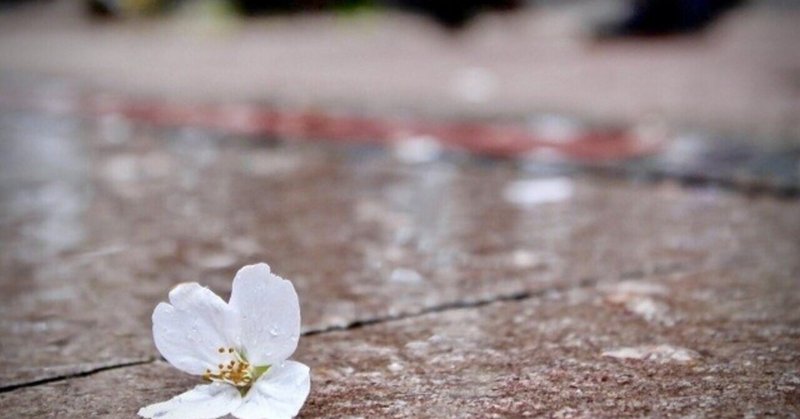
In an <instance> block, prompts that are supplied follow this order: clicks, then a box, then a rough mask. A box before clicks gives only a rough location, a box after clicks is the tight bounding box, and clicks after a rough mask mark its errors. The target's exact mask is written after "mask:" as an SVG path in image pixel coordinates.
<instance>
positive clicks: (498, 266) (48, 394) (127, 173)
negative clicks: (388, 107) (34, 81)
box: [0, 108, 800, 417]
mask: <svg viewBox="0 0 800 419" xmlns="http://www.w3.org/2000/svg"><path fill="white" fill-rule="evenodd" d="M0 133H1V134H0V135H2V141H0V156H1V157H0V158H2V164H0V207H1V208H2V211H1V212H0V216H2V218H1V219H0V223H1V224H0V225H2V228H1V229H0V278H1V279H2V281H0V287H2V293H0V319H2V320H1V321H0V336H2V344H1V345H0V359H2V360H3V362H2V366H0V377H2V384H1V385H0V411H3V412H4V415H5V414H8V415H10V416H12V417H18V416H21V417H86V416H92V417H94V416H105V417H133V416H134V414H135V412H136V410H137V409H138V408H139V407H141V406H143V405H146V404H149V403H151V402H154V401H157V400H161V399H164V398H166V397H168V396H171V395H173V394H176V393H178V392H179V391H180V390H183V389H186V388H189V387H191V386H192V385H194V384H195V383H196V382H197V380H196V379H195V378H194V377H190V376H186V375H184V374H182V373H180V372H178V371H177V370H174V369H172V368H171V367H169V366H168V365H167V364H166V363H164V362H163V361H161V360H160V359H159V356H158V353H157V351H156V350H155V347H154V345H153V343H152V339H151V332H150V319H149V317H150V313H151V312H152V309H153V308H154V307H155V305H156V304H157V303H158V302H159V301H163V300H164V299H165V298H166V295H167V292H168V290H169V289H170V288H171V287H172V286H174V285H175V284H176V283H178V282H181V281H199V282H201V283H203V284H205V285H208V286H209V287H211V288H212V289H213V290H215V291H216V292H218V293H220V294H221V295H223V296H227V294H228V293H229V291H230V281H231V279H232V276H233V274H234V272H235V271H236V269H237V268H238V267H239V266H241V265H244V264H248V263H252V262H256V261H261V260H264V261H267V262H269V263H270V264H271V265H272V267H273V270H274V271H276V272H278V273H279V274H281V275H282V276H285V277H287V278H290V279H292V280H293V282H294V284H295V286H296V288H297V290H298V293H299V295H300V299H301V306H302V312H303V329H304V332H305V336H304V337H303V338H302V339H301V341H300V346H299V350H298V352H297V353H296V354H295V358H296V359H298V360H300V361H302V362H305V363H307V364H308V365H310V366H311V368H312V377H313V378H312V392H311V395H310V398H309V401H308V403H307V405H306V407H305V408H304V410H303V411H302V412H301V414H302V415H304V416H308V417H315V416H398V417H443V416H538V415H546V416H557V417H576V416H620V415H625V416H641V415H658V416H662V415H681V416H685V415H702V416H705V415H713V416H739V415H749V416H764V415H768V414H774V415H778V416H797V415H800V368H798V365H800V362H799V361H800V288H798V286H797V285H798V275H799V274H800V259H798V258H797V255H798V254H800V239H799V238H800V205H798V203H797V201H796V200H795V199H793V198H785V197H781V196H780V195H776V194H772V193H766V194H762V195H758V196H750V195H746V194H742V193H740V192H739V191H737V190H736V189H718V188H714V187H709V186H701V187H692V186H687V185H685V184H683V183H681V182H676V181H672V180H670V178H668V179H667V180H663V181H658V182H654V181H641V180H635V179H627V178H623V177H598V176H592V175H590V174H587V173H586V172H584V171H580V170H578V171H575V170H570V171H555V172H553V171H552V168H550V169H544V168H541V167H540V168H538V169H537V168H536V167H537V166H535V165H530V164H527V163H526V164H520V163H515V162H514V161H509V160H486V159H482V158H480V157H475V156H470V155H467V154H463V153H458V152H444V153H442V154H439V153H419V151H417V152H416V154H415V153H414V152H412V153H409V150H404V149H403V148H402V147H396V148H381V147H377V146H372V145H367V144H351V145H343V144H338V145H336V144H326V143H315V142H303V141H288V139H276V138H266V137H260V136H242V135H230V134H224V133H220V132H218V131H216V132H215V131H210V130H205V129H201V128H198V127H192V126H183V127H175V128H165V127H159V126H155V125H152V124H146V123H140V122H137V121H133V120H125V119H122V120H120V119H118V118H117V119H114V118H112V119H109V118H104V117H99V118H95V117H89V118H80V117H76V116H74V115H72V116H71V115H59V114H51V113H45V112H40V111H24V110H13V109H10V108H5V109H3V110H2V112H0ZM409 156H412V157H416V158H411V159H410V158H409Z"/></svg>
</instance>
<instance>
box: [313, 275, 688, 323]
mask: <svg viewBox="0 0 800 419" xmlns="http://www.w3.org/2000/svg"><path fill="white" fill-rule="evenodd" d="M700 266H702V265H699V266H697V267H689V266H686V265H683V264H681V263H673V264H669V265H663V266H656V267H654V268H652V269H650V270H644V269H636V270H631V271H625V272H622V273H620V274H617V275H615V277H614V279H613V281H614V282H616V281H620V280H625V281H628V280H634V279H640V278H644V277H646V276H648V275H669V274H674V273H678V272H688V271H689V270H691V269H693V268H698V269H699V268H700ZM601 282H603V279H602V278H601V277H598V276H592V277H587V278H583V279H581V280H579V281H578V282H577V283H573V284H568V285H564V286H556V287H553V288H545V289H541V290H522V291H517V292H513V293H509V294H498V295H493V296H490V297H486V298H479V299H475V300H460V301H451V302H446V303H442V304H438V305H434V306H430V307H424V308H422V309H420V310H417V311H413V312H407V313H400V314H396V315H388V316H378V317H373V318H370V319H362V320H355V321H352V322H350V323H347V324H345V325H341V326H330V327H324V328H320V329H311V330H307V331H305V332H303V333H301V335H302V336H314V335H320V334H324V333H330V332H340V331H346V330H353V329H359V328H362V327H366V326H370V325H374V324H380V323H389V322H393V321H400V320H405V319H411V318H416V317H422V316H425V315H428V314H433V313H443V312H447V311H451V310H463V309H470V308H478V307H483V306H487V305H490V304H494V303H503V302H509V301H523V300H528V299H531V298H536V297H541V296H544V295H548V294H552V293H560V292H565V291H570V290H577V289H584V288H593V287H596V286H597V285H599V284H600V283H601Z"/></svg>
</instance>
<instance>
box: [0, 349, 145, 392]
mask: <svg viewBox="0 0 800 419" xmlns="http://www.w3.org/2000/svg"><path fill="white" fill-rule="evenodd" d="M158 359H159V358H155V357H150V358H143V359H139V360H135V361H128V362H121V363H118V364H111V365H103V366H100V367H95V368H90V369H87V370H84V371H78V372H74V373H70V374H60V375H54V376H52V377H47V378H39V379H36V380H30V381H21V382H18V383H14V384H8V385H4V386H0V394H2V393H8V392H9V391H14V390H18V389H21V388H26V387H35V386H40V385H42V384H49V383H55V382H58V381H64V380H69V379H72V378H79V377H87V376H89V375H94V374H97V373H98V372H103V371H110V370H115V369H118V368H126V367H134V366H137V365H144V364H151V363H153V362H155V361H156V360H158Z"/></svg>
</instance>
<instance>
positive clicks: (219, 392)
mask: <svg viewBox="0 0 800 419" xmlns="http://www.w3.org/2000/svg"><path fill="white" fill-rule="evenodd" d="M241 403H242V396H241V395H240V394H239V390H237V389H236V387H233V386H231V385H228V384H220V383H214V384H207V385H200V386H197V387H195V388H193V389H191V390H189V391H187V392H185V393H182V394H180V395H178V396H175V397H173V398H172V399H170V400H167V401H165V402H161V403H156V404H151V405H150V406H147V407H143V408H141V409H139V416H142V417H145V418H160V419H173V418H174V419H190V418H193V419H211V418H218V417H220V416H225V415H227V414H228V413H231V412H232V411H234V410H236V409H237V408H238V407H239V406H240V405H241Z"/></svg>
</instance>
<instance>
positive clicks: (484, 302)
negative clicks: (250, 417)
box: [0, 263, 692, 394]
mask: <svg viewBox="0 0 800 419" xmlns="http://www.w3.org/2000/svg"><path fill="white" fill-rule="evenodd" d="M691 268H692V267H689V266H687V265H685V264H681V263H673V264H668V265H662V266H655V267H654V268H652V269H649V270H647V269H633V270H629V271H624V272H622V273H620V274H617V275H615V279H614V281H618V280H625V281H630V280H635V279H641V278H644V277H647V276H649V275H669V274H674V273H679V272H687V271H689V270H690V269H691ZM602 282H603V278H601V277H599V276H590V277H586V278H583V279H581V280H579V281H578V283H577V284H574V285H572V286H569V285H567V286H558V287H554V288H545V289H541V290H535V291H532V290H529V291H524V290H523V291H518V292H513V293H509V294H499V295H495V296H491V297H487V298H481V299H477V300H471V301H469V300H461V301H452V302H447V303H443V304H439V305H434V306H431V307H425V308H423V309H421V310H418V311H415V312H410V313H401V314H397V315H390V316H379V317H373V318H370V319H363V320H355V321H352V322H350V323H347V324H345V325H342V326H331V327H325V328H320V329H312V330H307V331H305V332H303V333H301V335H302V336H315V335H322V334H326V333H335V332H344V331H348V330H356V329H361V328H363V327H367V326H372V325H376V324H382V323H391V322H395V321H402V320H407V319H413V318H417V317H423V316H426V315H428V314H437V313H445V312H448V311H453V310H465V309H473V308H479V307H484V306H488V305H491V304H497V303H505V302H514V301H525V300H529V299H533V298H537V297H542V296H545V295H549V294H553V293H563V292H567V291H572V290H579V289H586V288H593V287H596V286H598V285H600V284H601V283H602ZM158 361H166V360H165V359H164V358H163V357H160V356H159V357H150V358H146V359H141V360H136V361H130V362H123V363H119V364H113V365H104V366H101V367H97V368H92V369H89V370H86V371H80V372H76V373H72V374H62V375H56V376H53V377H47V378H41V379H37V380H31V381H24V382H20V383H15V384H10V385H6V386H1V387H0V394H3V393H8V392H12V391H15V390H19V389H22V388H28V387H36V386H40V385H44V384H50V383H55V382H61V381H68V380H71V379H73V378H81V377H88V376H91V375H94V374H97V373H101V372H105V371H110V370H116V369H121V368H128V367H136V366H140V365H147V364H152V363H155V362H158Z"/></svg>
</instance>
